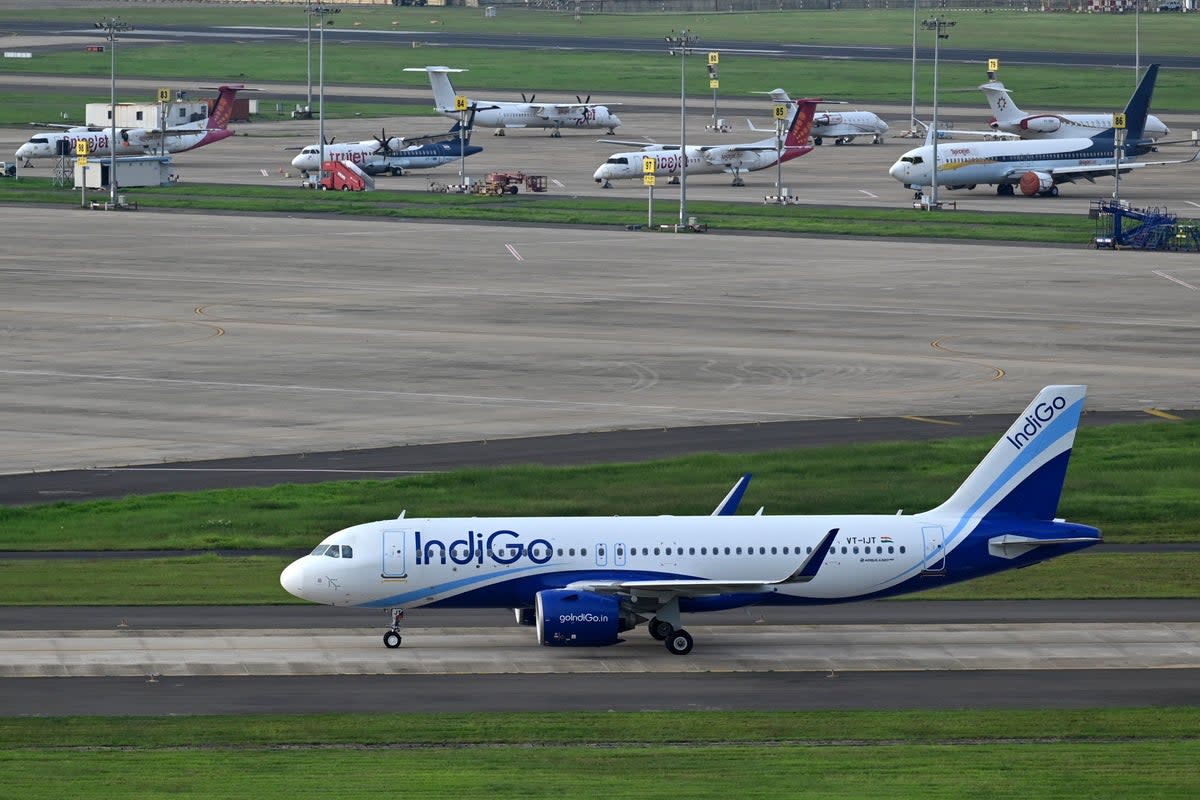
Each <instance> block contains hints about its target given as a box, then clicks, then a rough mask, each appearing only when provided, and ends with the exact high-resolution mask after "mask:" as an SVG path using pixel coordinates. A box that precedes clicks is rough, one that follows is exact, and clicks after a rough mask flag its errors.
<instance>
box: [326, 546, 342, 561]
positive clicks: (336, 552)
mask: <svg viewBox="0 0 1200 800" xmlns="http://www.w3.org/2000/svg"><path fill="white" fill-rule="evenodd" d="M325 556H326V557H327V558H341V556H342V548H340V547H338V546H337V545H336V544H331V545H329V549H328V550H326V551H325Z"/></svg>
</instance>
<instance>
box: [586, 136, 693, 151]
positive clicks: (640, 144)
mask: <svg viewBox="0 0 1200 800" xmlns="http://www.w3.org/2000/svg"><path fill="white" fill-rule="evenodd" d="M596 141H597V142H602V143H604V144H627V145H629V146H630V147H640V148H642V149H643V150H645V149H646V148H647V147H660V148H661V147H671V145H664V144H659V143H658V142H647V141H641V142H635V141H633V140H631V139H597V140H596ZM676 146H677V145H676Z"/></svg>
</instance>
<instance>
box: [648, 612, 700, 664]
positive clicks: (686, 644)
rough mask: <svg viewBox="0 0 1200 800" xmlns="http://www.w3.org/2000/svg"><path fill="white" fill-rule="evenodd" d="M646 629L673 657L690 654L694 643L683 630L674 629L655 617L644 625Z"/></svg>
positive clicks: (690, 636) (689, 635)
mask: <svg viewBox="0 0 1200 800" xmlns="http://www.w3.org/2000/svg"><path fill="white" fill-rule="evenodd" d="M646 629H647V630H649V631H650V636H651V637H653V638H654V639H657V640H658V641H660V642H662V643H663V644H665V645H666V646H667V650H668V651H670V652H671V653H672V654H673V655H677V656H686V655H687V654H688V653H690V652H692V646H693V645H694V644H695V641H694V640H693V639H692V635H691V634H690V633H688V632H687V631H685V630H684V629H683V628H676V627H675V626H674V625H672V624H671V623H670V622H667V621H666V620H665V619H659V618H658V617H655V618H654V619H652V620H650V622H649V623H648V624H647V625H646Z"/></svg>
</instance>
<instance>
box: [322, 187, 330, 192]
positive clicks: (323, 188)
mask: <svg viewBox="0 0 1200 800" xmlns="http://www.w3.org/2000/svg"><path fill="white" fill-rule="evenodd" d="M321 191H322V192H328V191H329V187H328V186H321Z"/></svg>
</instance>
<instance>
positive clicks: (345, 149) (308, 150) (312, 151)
mask: <svg viewBox="0 0 1200 800" xmlns="http://www.w3.org/2000/svg"><path fill="white" fill-rule="evenodd" d="M455 144H457V143H455ZM379 149H380V145H379V142H378V141H377V140H375V139H368V140H366V141H362V142H348V143H345V144H327V145H325V160H326V161H351V162H353V163H354V164H357V165H358V166H359V167H361V168H362V170H363V171H364V172H366V173H368V174H376V173H381V172H389V171H394V172H397V173H398V172H401V171H403V170H410V169H430V168H432V167H440V166H442V165H443V164H449V163H451V162H453V161H458V160H459V159H460V158H461V156H460V155H459V151H458V149H457V147H455V148H453V150H450V149H448V148H441V152H439V149H438V148H436V147H432V146H430V145H414V146H412V147H409V148H406V149H402V150H395V151H393V152H392V153H391V154H390V155H383V154H381V153H380V152H379ZM480 149H481V148H478V147H472V146H470V145H468V146H467V150H466V153H467V155H468V156H469V155H472V154H474V153H477V152H479V150H480ZM320 161H321V146H320V145H316V144H310V145H308V146H307V147H305V148H304V149H303V150H301V151H300V154H299V155H297V156H296V157H295V158H293V159H292V166H293V167H296V168H297V169H301V170H304V171H305V172H315V171H316V170H317V169H318V168H319V166H320Z"/></svg>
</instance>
